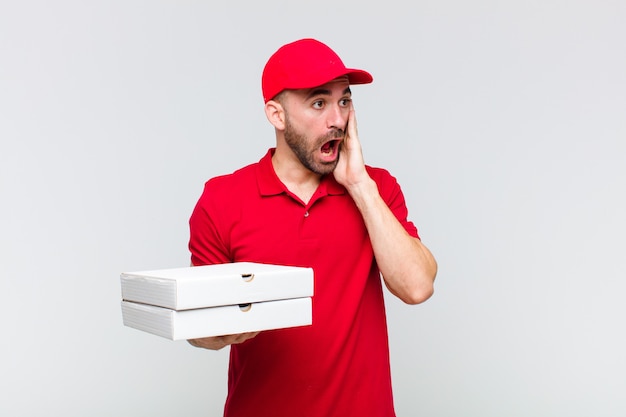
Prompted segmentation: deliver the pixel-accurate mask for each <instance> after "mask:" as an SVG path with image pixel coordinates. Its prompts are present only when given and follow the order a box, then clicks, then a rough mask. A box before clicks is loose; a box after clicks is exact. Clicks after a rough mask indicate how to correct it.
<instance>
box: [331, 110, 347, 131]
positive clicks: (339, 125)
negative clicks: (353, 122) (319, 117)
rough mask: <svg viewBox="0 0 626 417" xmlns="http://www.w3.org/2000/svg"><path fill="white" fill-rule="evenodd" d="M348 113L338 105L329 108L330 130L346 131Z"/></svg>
mask: <svg viewBox="0 0 626 417" xmlns="http://www.w3.org/2000/svg"><path fill="white" fill-rule="evenodd" d="M347 113H348V112H347V111H346V110H345V109H344V108H343V107H341V106H340V105H338V104H335V105H333V106H329V110H328V117H327V119H326V124H327V127H328V128H329V129H333V128H334V129H342V130H343V129H344V128H345V126H346V122H347Z"/></svg>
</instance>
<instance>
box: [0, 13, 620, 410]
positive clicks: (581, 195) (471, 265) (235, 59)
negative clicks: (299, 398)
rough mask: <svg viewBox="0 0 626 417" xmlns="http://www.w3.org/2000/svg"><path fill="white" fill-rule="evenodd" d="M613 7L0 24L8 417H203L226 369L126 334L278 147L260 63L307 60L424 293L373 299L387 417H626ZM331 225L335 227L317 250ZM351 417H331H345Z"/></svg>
mask: <svg viewBox="0 0 626 417" xmlns="http://www.w3.org/2000/svg"><path fill="white" fill-rule="evenodd" d="M624 22H626V3H625V2H623V1H621V0H614V1H610V0H588V1H583V0H524V1H521V0H520V1H496V0H492V1H487V0H478V1H472V2H469V1H461V0H437V1H434V0H429V1H423V0H417V1H413V2H405V1H402V2H401V1H396V0H390V1H384V2H371V3H368V2H363V1H335V2H328V1H319V2H294V1H278V0H267V1H263V2H253V1H249V2H237V1H232V2H209V1H153V0H151V1H148V0H143V1H138V0H125V1H119V0H107V1H78V0H76V1H68V0H62V1H56V2H47V1H2V2H1V3H0V140H1V148H0V199H1V200H0V202H1V204H0V227H1V228H0V244H1V247H0V278H1V281H0V282H1V284H0V285H1V287H0V302H1V304H0V305H1V307H2V315H1V318H0V329H1V335H2V336H1V340H2V343H1V345H0V415H2V416H11V417H21V416H90V417H99V416H102V417H108V416H124V417H125V416H151V417H158V416H174V415H181V416H183V415H184V416H192V415H193V416H219V415H220V414H221V410H222V406H223V402H224V397H225V393H226V370H227V359H228V349H225V350H223V351H219V352H209V351H204V350H200V349H195V348H192V347H191V346H189V345H188V344H187V343H185V342H172V341H169V340H167V339H163V338H160V337H157V336H153V335H150V334H147V333H143V332H140V331H137V330H134V329H130V328H127V327H124V326H123V325H122V320H121V310H120V305H119V301H120V287H119V274H120V273H121V272H124V271H133V270H143V269H158V268H169V267H178V266H186V265H188V264H189V252H188V250H187V239H188V224H187V222H188V218H189V215H190V213H191V210H192V208H193V206H194V204H195V202H196V200H197V198H198V197H199V195H200V193H201V191H202V187H203V184H204V182H205V181H206V180H207V179H209V178H210V177H212V176H214V175H218V174H224V173H229V172H231V171H233V170H235V169H237V168H239V167H240V166H243V165H246V164H248V163H251V162H255V161H257V160H258V159H260V158H261V156H262V155H263V154H264V153H265V151H266V150H267V148H269V147H270V146H272V145H273V143H274V136H273V130H272V128H271V127H270V125H269V123H268V122H267V120H266V119H265V116H264V114H263V111H262V106H263V101H262V97H261V89H260V76H261V71H262V68H263V65H264V64H265V61H266V60H267V58H268V57H269V55H270V54H271V53H273V52H274V51H275V50H276V49H277V48H278V47H279V46H280V45H282V44H284V43H287V42H290V41H293V40H296V39H298V38H302V37H315V38H317V39H319V40H321V41H323V42H326V43H327V44H329V45H330V46H331V47H332V48H334V49H335V50H336V51H337V52H338V53H339V54H340V56H341V57H342V58H343V60H344V62H345V63H346V64H347V65H348V66H353V67H357V68H363V69H366V70H368V71H370V72H371V73H372V74H373V76H374V83H373V84H371V85H367V86H355V87H353V89H352V90H353V97H354V101H355V107H356V110H357V118H358V123H359V133H360V136H361V141H362V143H363V148H364V153H365V158H366V161H367V162H368V163H369V164H371V165H376V166H383V167H385V168H387V169H389V170H390V171H391V172H392V174H394V175H395V176H396V177H397V178H398V180H399V181H400V183H401V185H402V187H403V190H404V193H405V196H406V199H407V203H408V206H409V215H410V217H411V219H412V220H413V221H414V222H415V223H416V224H417V226H418V228H419V230H420V234H421V236H422V238H423V241H424V242H425V243H426V244H427V246H429V247H430V248H431V250H432V251H433V253H434V254H435V256H436V257H437V260H438V261H439V266H440V270H439V275H438V278H437V282H436V293H435V295H434V296H433V298H431V299H430V300H429V301H427V302H426V303H425V304H422V305H418V306H407V305H404V304H402V303H401V302H400V301H398V300H396V299H394V298H392V297H391V296H389V294H386V299H387V309H388V316H389V328H390V329H389V330H390V345H391V355H392V372H393V384H394V388H395V402H396V408H397V414H398V416H399V417H412V416H429V417H444V416H445V417H464V416H471V417H474V416H475V417H502V416H506V417H515V416H524V417H531V416H532V417H548V416H550V417H552V416H555V417H557V416H566V417H589V416H594V417H609V416H611V417H613V416H614V417H618V416H620V417H623V416H624V415H626V395H624V394H625V393H626V359H625V358H626V354H625V352H626V334H625V329H626V326H625V323H624V321H625V320H624V319H625V317H626V303H625V302H624V295H625V292H626V280H625V278H626V267H625V265H626V262H625V259H626V257H625V256H624V252H625V249H626V244H625V243H624V241H625V240H624V235H626V220H625V217H626V216H625V213H626V202H625V191H626V47H625V45H626V25H625V24H624ZM338 221H341V219H329V222H328V227H333V223H334V222H338ZM346 417H348V416H346Z"/></svg>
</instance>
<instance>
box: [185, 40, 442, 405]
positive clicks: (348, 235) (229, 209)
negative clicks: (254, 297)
mask: <svg viewBox="0 0 626 417" xmlns="http://www.w3.org/2000/svg"><path fill="white" fill-rule="evenodd" d="M370 82H372V76H371V75H370V74H369V73H367V72H365V71H363V70H357V69H351V68H346V67H345V66H344V64H343V62H342V61H341V59H340V58H339V57H338V56H337V54H336V53H335V52H334V51H332V50H331V49H330V48H329V47H328V46H326V45H325V44H323V43H321V42H319V41H317V40H314V39H301V40H298V41H295V42H292V43H289V44H287V45H284V46H282V47H281V48H279V49H278V50H277V51H276V52H275V53H274V54H273V55H272V56H271V57H270V59H269V60H268V62H267V64H266V66H265V68H264V70H263V76H262V90H263V96H264V100H265V114H266V116H267V119H268V120H269V122H270V123H271V124H272V125H273V126H274V129H275V132H276V147H275V148H274V149H270V150H269V151H268V152H267V154H266V155H265V156H264V157H263V158H262V159H261V160H260V161H259V162H258V163H256V164H252V165H249V166H247V167H244V168H242V169H240V170H238V171H236V172H235V173H233V174H230V175H225V176H221V177H217V178H213V179H211V180H209V181H208V182H207V183H206V185H205V189H204V192H203V194H202V196H201V197H200V199H199V201H198V203H197V205H196V207H195V209H194V211H193V214H192V216H191V219H190V231H191V237H190V243H189V247H190V250H191V253H192V258H191V260H192V264H193V265H202V264H215V263H225V262H241V261H252V262H263V263H271V264H283V265H294V266H304V267H312V268H313V271H314V279H315V283H314V293H315V294H314V297H313V324H312V326H305V327H299V328H291V329H282V330H272V331H265V332H260V333H247V334H241V335H229V336H223V337H211V338H205V339H195V340H190V341H189V342H190V343H191V344H192V345H194V346H196V347H203V348H207V349H214V350H215V349H221V348H223V347H224V346H228V345H230V349H231V350H230V368H229V379H228V397H227V399H226V405H225V411H224V415H225V416H226V417H240V416H259V417H265V416H267V417H270V416H271V417H282V416H285V417H287V416H288V417H295V416H298V417H306V416H315V417H332V416H337V417H350V416H358V417H363V416H368V417H369V416H372V417H373V416H375V417H392V416H394V415H395V413H394V409H393V398H392V392H391V376H390V368H389V350H388V338H387V325H386V318H385V307H384V299H383V292H382V291H383V290H382V285H381V274H382V277H383V280H384V282H385V284H386V286H387V288H388V289H389V291H391V293H393V294H394V295H396V296H397V297H398V298H400V299H401V300H403V301H404V302H406V303H409V304H417V303H421V302H423V301H425V300H427V299H428V298H429V297H430V296H431V294H432V292H433V282H434V279H435V275H436V271H437V265H436V262H435V260H434V258H433V256H432V255H431V253H430V251H429V250H428V249H427V248H426V247H425V246H424V245H423V244H422V243H421V241H420V239H419V237H418V233H417V229H416V227H415V226H414V225H413V223H412V222H410V221H408V220H407V208H406V206H405V201H404V196H403V194H402V191H401V189H400V187H399V185H398V184H397V182H396V180H395V178H394V177H392V176H391V175H390V174H389V173H388V172H387V171H386V170H383V169H380V168H373V167H370V166H366V165H365V163H364V161H363V155H362V152H361V144H360V142H359V138H358V135H357V125H356V118H355V114H354V107H353V105H352V95H351V90H350V85H351V84H367V83H370Z"/></svg>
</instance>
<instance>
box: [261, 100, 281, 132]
mask: <svg viewBox="0 0 626 417" xmlns="http://www.w3.org/2000/svg"><path fill="white" fill-rule="evenodd" d="M265 116H266V117H267V120H269V122H270V123H271V124H272V125H273V126H274V127H275V128H276V129H278V130H284V129H285V109H283V106H282V104H280V103H279V102H278V101H275V100H269V101H268V102H267V103H265Z"/></svg>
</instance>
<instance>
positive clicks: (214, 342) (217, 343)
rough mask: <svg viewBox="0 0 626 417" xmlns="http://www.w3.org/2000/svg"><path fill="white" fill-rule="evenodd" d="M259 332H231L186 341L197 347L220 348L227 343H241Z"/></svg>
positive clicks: (227, 344)
mask: <svg viewBox="0 0 626 417" xmlns="http://www.w3.org/2000/svg"><path fill="white" fill-rule="evenodd" d="M259 333H260V332H248V333H241V334H231V335H226V336H214V337H203V338H199V339H189V340H187V342H188V343H189V344H190V345H191V346H194V347H197V348H203V349H209V350H220V349H223V348H224V347H226V346H229V345H235V344H239V343H243V342H245V341H246V340H249V339H252V338H253V337H255V336H256V335H258V334H259Z"/></svg>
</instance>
